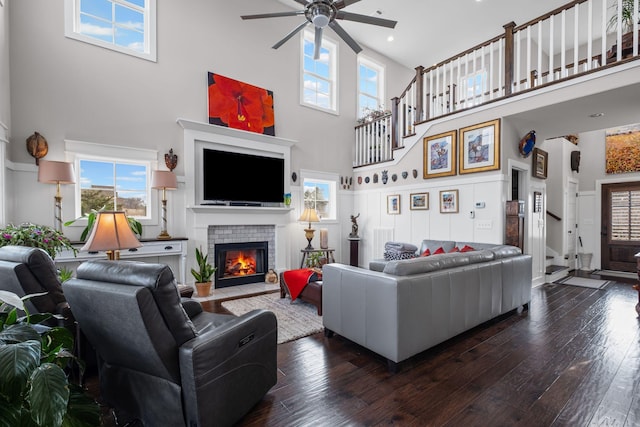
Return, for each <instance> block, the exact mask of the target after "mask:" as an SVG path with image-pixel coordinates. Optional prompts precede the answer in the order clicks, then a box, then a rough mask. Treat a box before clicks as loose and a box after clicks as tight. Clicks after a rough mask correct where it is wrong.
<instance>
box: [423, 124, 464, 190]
mask: <svg viewBox="0 0 640 427" xmlns="http://www.w3.org/2000/svg"><path fill="white" fill-rule="evenodd" d="M457 135H458V132H457V131H455V130H452V131H449V132H443V133H439V134H437V135H433V136H427V137H425V138H424V139H423V161H424V166H423V178H425V179H427V178H437V177H440V176H451V175H455V174H456V162H457V156H456V149H457V141H456V139H457Z"/></svg>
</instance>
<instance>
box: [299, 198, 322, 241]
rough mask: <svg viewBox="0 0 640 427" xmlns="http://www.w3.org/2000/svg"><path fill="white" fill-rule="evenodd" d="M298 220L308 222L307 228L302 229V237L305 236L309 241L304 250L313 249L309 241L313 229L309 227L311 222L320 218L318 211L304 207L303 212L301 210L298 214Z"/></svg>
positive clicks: (318, 220)
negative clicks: (300, 213)
mask: <svg viewBox="0 0 640 427" xmlns="http://www.w3.org/2000/svg"><path fill="white" fill-rule="evenodd" d="M298 221H300V222H308V223H309V228H305V229H304V237H306V239H307V242H309V244H308V245H307V247H306V248H305V250H307V251H308V250H313V246H311V241H312V240H313V233H314V232H315V230H314V229H313V228H311V223H312V222H320V218H318V213H317V212H316V210H315V209H313V208H304V212H302V215H300V218H298Z"/></svg>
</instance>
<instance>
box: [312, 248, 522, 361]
mask: <svg viewBox="0 0 640 427" xmlns="http://www.w3.org/2000/svg"><path fill="white" fill-rule="evenodd" d="M442 244H445V246H446V247H451V248H453V247H454V246H458V247H464V245H469V246H471V247H473V248H474V249H475V250H474V251H470V252H463V253H461V252H457V253H445V254H441V255H431V256H427V257H417V258H413V259H403V260H394V261H385V260H376V261H372V263H371V265H370V267H371V268H370V269H369V270H367V269H365V268H359V267H353V266H349V265H344V264H338V263H333V264H326V265H325V266H324V267H323V285H322V288H323V289H322V305H323V318H322V319H323V323H324V327H325V334H326V335H327V336H329V337H330V336H332V335H333V333H337V334H339V335H341V336H343V337H345V338H347V339H349V340H351V341H354V342H355V343H357V344H360V345H362V346H363V347H366V348H368V349H369V350H371V351H373V352H375V353H378V354H380V355H382V356H384V357H385V358H386V359H387V360H388V363H389V369H390V370H392V371H395V370H397V369H398V364H399V363H400V362H402V361H403V360H406V359H408V358H409V357H411V356H414V355H415V354H418V353H420V352H422V351H424V350H427V349H429V348H431V347H433V346H435V345H436V344H439V343H441V342H443V341H446V340H448V339H449V338H452V337H454V336H456V335H458V334H460V333H462V332H464V331H467V330H469V329H471V328H473V327H475V326H477V325H479V324H481V323H484V322H486V321H488V320H491V319H493V318H495V317H497V316H499V315H501V314H504V313H507V312H509V311H511V310H514V309H518V308H521V307H522V308H524V307H527V308H528V304H529V302H530V301H531V256H530V255H523V254H522V252H521V251H520V249H519V248H517V247H515V246H508V245H496V244H492V243H473V242H450V241H446V242H445V241H434V240H425V241H423V242H422V245H421V248H420V250H419V251H418V253H423V252H424V250H425V249H426V248H427V247H429V248H431V247H433V248H437V247H440V246H442ZM446 247H445V248H444V249H445V250H446ZM432 252H433V250H432ZM376 270H378V271H376ZM380 270H381V271H380Z"/></svg>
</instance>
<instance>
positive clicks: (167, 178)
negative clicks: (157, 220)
mask: <svg viewBox="0 0 640 427" xmlns="http://www.w3.org/2000/svg"><path fill="white" fill-rule="evenodd" d="M151 188H155V189H161V190H162V229H161V231H160V234H159V235H158V239H163V240H167V239H171V236H170V235H169V233H168V232H167V190H175V189H177V188H178V179H177V178H176V174H175V173H173V172H172V171H153V172H151Z"/></svg>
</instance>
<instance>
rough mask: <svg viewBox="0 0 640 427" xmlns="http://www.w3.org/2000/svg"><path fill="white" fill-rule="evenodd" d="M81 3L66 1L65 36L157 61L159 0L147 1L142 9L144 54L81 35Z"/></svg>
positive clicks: (73, 0)
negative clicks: (157, 11)
mask: <svg viewBox="0 0 640 427" xmlns="http://www.w3.org/2000/svg"><path fill="white" fill-rule="evenodd" d="M80 1H81V0H64V21H65V23H64V35H65V36H66V37H68V38H71V39H75V40H79V41H82V42H85V43H89V44H93V45H95V46H100V47H103V48H105V49H110V50H114V51H116V52H120V53H124V54H126V55H131V56H136V57H138V58H142V59H146V60H147V61H152V62H156V61H157V47H156V46H157V41H156V38H157V33H156V28H157V24H156V20H157V16H156V2H157V0H146V3H145V4H146V6H145V8H143V9H140V10H141V11H142V12H143V14H144V40H145V43H144V44H145V46H144V52H139V51H137V50H133V49H129V48H127V47H124V46H118V45H116V44H114V43H109V42H106V41H104V40H100V39H97V38H94V37H91V36H87V35H85V34H82V33H80ZM111 1H113V2H114V3H120V4H127V6H130V4H128V3H126V1H122V0H111Z"/></svg>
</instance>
